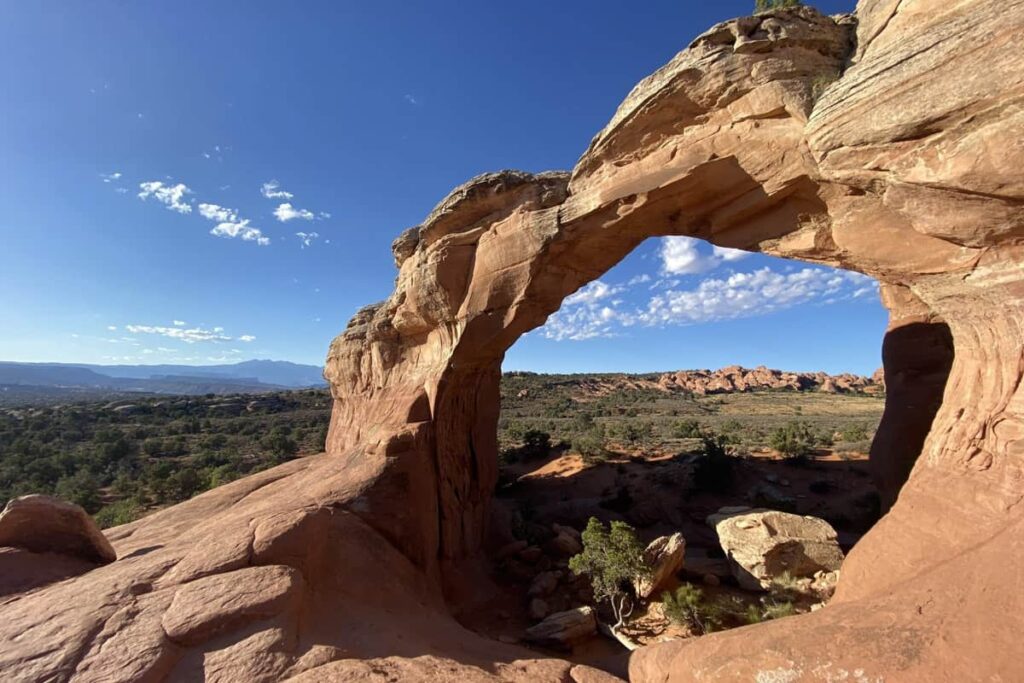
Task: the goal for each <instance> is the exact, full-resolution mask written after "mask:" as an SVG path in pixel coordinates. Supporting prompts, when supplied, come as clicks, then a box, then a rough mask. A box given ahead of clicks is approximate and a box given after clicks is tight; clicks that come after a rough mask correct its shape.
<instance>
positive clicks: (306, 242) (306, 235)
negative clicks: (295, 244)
mask: <svg viewBox="0 0 1024 683" xmlns="http://www.w3.org/2000/svg"><path fill="white" fill-rule="evenodd" d="M295 236H296V237H298V238H299V241H300V242H302V248H303V249H305V248H306V247H311V246H313V242H315V241H316V238H317V237H319V236H320V235H319V233H315V232H297V233H295Z"/></svg>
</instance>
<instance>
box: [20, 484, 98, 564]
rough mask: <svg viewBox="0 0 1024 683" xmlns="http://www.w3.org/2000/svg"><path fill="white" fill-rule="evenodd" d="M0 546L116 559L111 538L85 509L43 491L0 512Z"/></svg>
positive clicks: (84, 558)
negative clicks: (105, 534)
mask: <svg viewBox="0 0 1024 683" xmlns="http://www.w3.org/2000/svg"><path fill="white" fill-rule="evenodd" d="M0 547H10V548H21V549H23V550H28V551H31V552H33V553H55V554H57V555H69V556H71V557H77V558H80V559H83V560H86V561H88V562H93V563H95V564H107V563H109V562H113V561H114V560H116V559H117V553H115V552H114V548H113V546H111V545H110V541H108V540H107V537H106V536H104V535H103V532H101V531H100V528H99V527H98V526H96V522H94V521H93V519H92V517H90V516H89V514H88V513H87V512H86V511H85V510H83V509H82V508H81V507H80V506H78V505H75V504H74V503H68V502H65V501H63V500H60V499H58V498H54V497H52V496H43V495H31V496H22V497H21V498H15V499H14V500H12V501H10V502H9V503H7V507H6V508H4V511H3V512H2V513H0Z"/></svg>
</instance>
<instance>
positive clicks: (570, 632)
mask: <svg viewBox="0 0 1024 683" xmlns="http://www.w3.org/2000/svg"><path fill="white" fill-rule="evenodd" d="M595 633H597V617H596V616H595V614H594V609H593V608H592V607H577V608H576V609H570V610H566V611H564V612H555V613H554V614H552V615H549V616H548V617H547V618H546V619H545V620H544V621H542V622H540V623H539V624H535V625H534V626H531V627H530V628H528V629H526V633H525V638H524V639H525V640H526V641H527V642H530V643H534V644H535V645H542V646H544V647H550V648H555V649H560V650H566V649H571V648H572V646H573V645H575V644H577V643H579V642H582V641H583V640H586V639H587V638H590V637H591V636H593V635H594V634H595Z"/></svg>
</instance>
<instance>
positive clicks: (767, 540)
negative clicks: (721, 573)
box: [707, 507, 843, 590]
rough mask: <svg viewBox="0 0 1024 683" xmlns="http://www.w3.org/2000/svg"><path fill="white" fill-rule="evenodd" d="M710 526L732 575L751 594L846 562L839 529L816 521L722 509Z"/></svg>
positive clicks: (712, 517) (752, 510) (745, 509)
mask: <svg viewBox="0 0 1024 683" xmlns="http://www.w3.org/2000/svg"><path fill="white" fill-rule="evenodd" d="M707 522H708V524H709V525H711V526H712V527H714V529H715V531H716V532H717V533H718V541H719V543H721V545H722V550H724V551H725V554H726V557H727V558H728V560H729V563H730V566H731V568H732V572H733V576H735V577H736V580H737V581H739V584H740V586H742V587H743V588H746V589H748V590H763V589H766V588H768V587H770V586H771V584H772V582H773V581H775V580H777V579H779V578H780V577H782V575H783V574H787V573H788V574H789V576H790V577H792V578H802V577H813V576H814V575H815V573H816V572H819V571H834V570H837V569H839V567H840V565H841V564H842V563H843V551H842V550H840V549H839V543H838V541H837V540H836V531H835V529H833V528H832V527H831V525H829V523H828V522H826V521H825V520H823V519H818V518H817V517H810V516H802V515H794V514H790V513H788V512H780V511H778V510H765V509H759V508H748V507H723V508H721V509H720V510H719V511H718V512H717V513H715V514H713V515H709V516H708V518H707Z"/></svg>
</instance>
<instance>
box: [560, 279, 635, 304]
mask: <svg viewBox="0 0 1024 683" xmlns="http://www.w3.org/2000/svg"><path fill="white" fill-rule="evenodd" d="M623 289H624V288H623V287H622V285H615V286H612V285H609V284H607V283H605V282H602V281H601V280H594V281H593V282H591V283H589V284H588V285H586V286H585V287H583V288H582V289H580V290H579V291H578V292H576V293H575V294H573V295H571V296H568V297H566V299H565V301H564V302H563V305H565V306H577V305H579V304H594V303H596V302H598V301H600V300H601V299H605V298H607V297H610V296H613V295H615V294H618V293H619V292H621V291H623Z"/></svg>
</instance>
